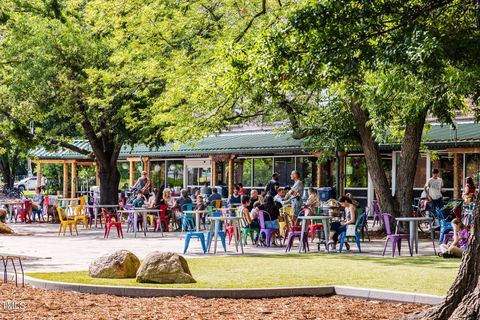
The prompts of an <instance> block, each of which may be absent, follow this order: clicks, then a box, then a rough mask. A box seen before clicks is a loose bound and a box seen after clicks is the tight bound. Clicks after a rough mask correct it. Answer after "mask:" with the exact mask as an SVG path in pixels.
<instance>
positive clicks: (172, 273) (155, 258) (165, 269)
mask: <svg viewBox="0 0 480 320" xmlns="http://www.w3.org/2000/svg"><path fill="white" fill-rule="evenodd" d="M137 282H140V283H194V282H196V281H195V279H193V277H192V274H191V272H190V269H189V268H188V263H187V260H185V258H184V257H182V256H179V255H178V254H176V253H172V252H160V251H154V252H152V253H149V254H148V255H147V256H146V257H145V259H144V260H143V261H142V264H141V265H140V268H138V271H137Z"/></svg>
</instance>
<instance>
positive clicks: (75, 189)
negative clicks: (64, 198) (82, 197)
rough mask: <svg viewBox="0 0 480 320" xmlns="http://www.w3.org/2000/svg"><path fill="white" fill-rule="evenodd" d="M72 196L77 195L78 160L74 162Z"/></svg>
mask: <svg viewBox="0 0 480 320" xmlns="http://www.w3.org/2000/svg"><path fill="white" fill-rule="evenodd" d="M71 184H72V185H71V188H70V189H71V190H70V191H71V198H76V197H77V162H76V161H74V162H72V180H71Z"/></svg>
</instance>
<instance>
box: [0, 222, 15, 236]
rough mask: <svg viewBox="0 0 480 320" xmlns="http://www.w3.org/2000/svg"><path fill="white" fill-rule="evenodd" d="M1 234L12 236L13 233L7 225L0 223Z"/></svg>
mask: <svg viewBox="0 0 480 320" xmlns="http://www.w3.org/2000/svg"><path fill="white" fill-rule="evenodd" d="M0 233H1V234H14V233H15V232H14V231H13V230H12V228H10V227H9V226H8V225H7V224H5V223H2V222H0Z"/></svg>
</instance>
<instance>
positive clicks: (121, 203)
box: [118, 192, 127, 209]
mask: <svg viewBox="0 0 480 320" xmlns="http://www.w3.org/2000/svg"><path fill="white" fill-rule="evenodd" d="M126 204H127V197H126V196H125V192H121V193H120V197H119V198H118V205H119V206H120V209H123V208H124V207H125V205H126Z"/></svg>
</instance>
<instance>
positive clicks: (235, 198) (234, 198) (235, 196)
mask: <svg viewBox="0 0 480 320" xmlns="http://www.w3.org/2000/svg"><path fill="white" fill-rule="evenodd" d="M239 191H240V188H239V187H238V186H236V187H235V188H234V189H233V193H232V195H231V196H230V199H228V204H229V205H231V204H242V199H241V196H240V194H239V193H238V192H239Z"/></svg>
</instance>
